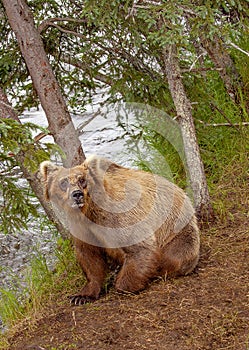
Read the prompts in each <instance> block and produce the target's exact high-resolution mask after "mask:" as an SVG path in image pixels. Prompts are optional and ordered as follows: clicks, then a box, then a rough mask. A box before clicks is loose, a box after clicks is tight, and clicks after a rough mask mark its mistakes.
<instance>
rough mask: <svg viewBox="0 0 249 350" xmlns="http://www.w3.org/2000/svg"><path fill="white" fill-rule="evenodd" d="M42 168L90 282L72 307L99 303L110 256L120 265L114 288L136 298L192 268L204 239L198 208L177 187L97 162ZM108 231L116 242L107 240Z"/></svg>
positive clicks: (48, 191) (91, 159) (47, 191)
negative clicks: (164, 279)
mask: <svg viewBox="0 0 249 350" xmlns="http://www.w3.org/2000/svg"><path fill="white" fill-rule="evenodd" d="M40 170H41V174H42V176H43V181H44V193H45V196H46V198H47V199H48V200H51V202H52V203H53V204H54V205H55V207H56V208H57V209H59V211H60V212H61V213H63V216H64V217H65V218H66V222H67V224H68V225H69V228H70V230H71V233H72V234H73V236H74V242H75V248H76V255H77V259H78V261H79V263H80V265H81V267H82V270H83V272H84V274H85V275H86V278H87V284H86V286H84V288H83V289H82V290H81V292H80V294H79V295H78V296H75V297H73V298H72V302H73V303H75V304H81V303H84V302H86V301H89V300H94V299H97V298H98V297H99V295H100V292H101V288H102V285H103V283H104V280H105V278H106V274H107V272H108V264H107V258H109V259H112V260H113V261H115V262H117V264H119V265H121V270H120V271H119V273H118V275H117V278H116V282H115V288H116V289H117V290H118V291H125V292H132V293H133V292H138V291H140V290H142V289H144V288H145V287H146V286H147V284H148V283H149V281H150V280H151V279H153V278H155V277H157V276H165V275H167V276H178V275H186V274H188V273H190V272H191V271H193V269H194V268H195V266H196V264H197V262H198V259H199V248H200V239H199V231H198V227H197V224H196V218H195V215H194V209H193V207H192V205H191V203H190V200H189V199H188V197H187V196H186V194H185V193H184V192H183V191H182V190H181V189H180V188H179V187H177V186H176V185H174V184H172V183H171V182H169V181H167V180H166V179H164V178H162V177H159V176H157V175H153V174H150V173H147V172H144V171H139V170H132V169H127V168H124V167H121V166H119V165H117V164H114V163H112V162H111V161H109V160H107V159H104V158H100V157H97V156H91V157H89V158H88V159H86V160H85V162H84V163H83V164H82V165H79V166H76V167H74V168H71V169H65V168H62V167H58V166H56V165H54V164H53V163H51V162H43V163H42V164H41V167H40ZM77 196H79V198H78V197H77ZM76 197H77V198H76ZM75 198H76V200H75ZM134 203H135V204H134ZM98 228H99V230H98ZM120 228H123V229H124V230H123V231H119V229H120ZM109 229H110V232H111V234H113V232H114V236H108V233H107V234H105V230H106V232H109V231H108V230H109ZM120 232H121V234H120ZM116 239H117V241H116ZM129 242H132V244H129ZM122 243H123V244H122Z"/></svg>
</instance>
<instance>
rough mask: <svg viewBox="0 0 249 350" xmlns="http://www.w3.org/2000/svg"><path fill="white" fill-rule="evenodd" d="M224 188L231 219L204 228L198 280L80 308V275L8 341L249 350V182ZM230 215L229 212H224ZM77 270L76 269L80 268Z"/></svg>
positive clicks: (55, 347)
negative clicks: (73, 296)
mask: <svg viewBox="0 0 249 350" xmlns="http://www.w3.org/2000/svg"><path fill="white" fill-rule="evenodd" d="M238 179H239V177H238V176H237V177H236V178H234V180H232V179H231V182H230V183H226V184H224V183H223V182H221V183H219V184H218V185H217V186H219V191H217V192H216V193H218V194H217V196H216V198H215V202H216V205H217V203H220V202H222V203H223V207H226V215H221V209H220V217H218V218H217V221H216V223H215V224H213V225H212V226H211V227H208V228H205V229H203V230H202V249H201V258H200V262H199V265H198V267H197V269H196V270H195V272H194V273H193V274H191V275H190V276H186V277H181V278H177V279H170V280H166V281H164V280H158V281H156V282H154V283H153V284H152V285H151V286H150V287H149V288H148V289H147V290H145V291H144V292H142V293H140V294H139V295H128V296H127V295H120V294H117V293H116V292H115V291H114V290H113V289H112V288H111V290H110V291H109V292H108V293H105V294H104V295H103V296H102V297H101V298H100V300H98V301H96V302H95V303H93V304H89V305H85V306H81V307H72V306H70V305H69V302H68V295H69V294H70V293H71V292H72V290H74V291H75V289H77V288H79V283H80V281H81V282H82V279H81V273H80V270H77V271H76V273H75V276H74V278H72V277H71V282H69V285H67V287H66V288H65V289H64V290H62V291H61V292H60V293H59V294H56V293H55V294H54V295H52V294H49V295H47V296H46V298H45V299H44V305H43V307H42V309H41V310H40V311H39V313H38V314H36V315H35V317H34V316H33V317H32V316H29V317H28V318H26V319H25V320H22V321H20V322H19V323H18V324H17V325H16V326H15V327H13V328H12V330H11V332H10V333H9V334H8V336H7V338H5V344H6V346H5V348H6V349H9V350H25V349H46V350H59V349H63V350H69V349H82V350H83V349H84V350H96V349H103V350H105V349H117V350H119V349H126V350H127V349H129V350H136V349H139V350H140V349H152V350H153V349H155V350H156V349H157V350H161V349H162V350H163V349H170V350H171V349H172V350H173V349H174V350H175V349H181V350H189V349H190V348H191V349H193V350H197V349H201V350H213V349H216V350H221V349H236V350H247V349H248V347H249V330H248V324H249V294H248V291H249V270H248V266H249V244H248V242H249V227H248V217H249V202H248V191H249V186H248V176H247V177H245V175H244V177H243V178H242V177H240V179H239V180H238ZM223 214H224V213H223ZM72 266H73V265H72Z"/></svg>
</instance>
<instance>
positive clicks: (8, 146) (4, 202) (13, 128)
mask: <svg viewBox="0 0 249 350" xmlns="http://www.w3.org/2000/svg"><path fill="white" fill-rule="evenodd" d="M37 130H40V131H42V132H43V133H45V134H46V133H47V130H46V129H44V128H40V127H39V126H37V125H34V124H32V123H26V124H19V123H18V122H16V121H14V120H12V119H5V118H4V119H0V140H1V141H0V160H1V164H0V196H1V202H0V231H1V232H3V233H10V232H11V233H13V232H14V231H15V230H20V229H21V228H23V227H24V228H27V225H28V222H29V219H31V218H32V217H36V216H38V211H37V208H38V206H37V204H35V199H34V196H33V194H32V192H31V190H30V188H29V186H28V184H27V182H24V180H23V179H21V172H20V166H21V167H22V166H24V167H26V168H27V169H28V170H29V171H30V172H34V171H36V170H37V169H38V166H39V164H40V163H41V162H42V161H43V160H47V159H49V157H50V154H51V153H53V152H56V151H57V150H58V147H56V146H54V145H51V144H44V145H42V144H40V143H39V142H34V139H33V136H32V131H37ZM20 162H22V164H20Z"/></svg>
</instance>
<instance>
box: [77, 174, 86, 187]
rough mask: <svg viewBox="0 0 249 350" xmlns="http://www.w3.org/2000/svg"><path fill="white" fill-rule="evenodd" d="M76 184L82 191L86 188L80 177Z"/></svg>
mask: <svg viewBox="0 0 249 350" xmlns="http://www.w3.org/2000/svg"><path fill="white" fill-rule="evenodd" d="M78 184H79V187H81V188H82V189H84V188H86V180H85V179H84V178H83V177H80V178H79V179H78Z"/></svg>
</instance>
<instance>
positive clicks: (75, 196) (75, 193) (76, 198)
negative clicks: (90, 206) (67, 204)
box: [71, 190, 84, 202]
mask: <svg viewBox="0 0 249 350" xmlns="http://www.w3.org/2000/svg"><path fill="white" fill-rule="evenodd" d="M71 197H72V199H73V200H74V201H76V202H80V201H81V200H82V199H83V197H84V194H83V192H82V191H80V190H75V191H73V192H72V193H71Z"/></svg>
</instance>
